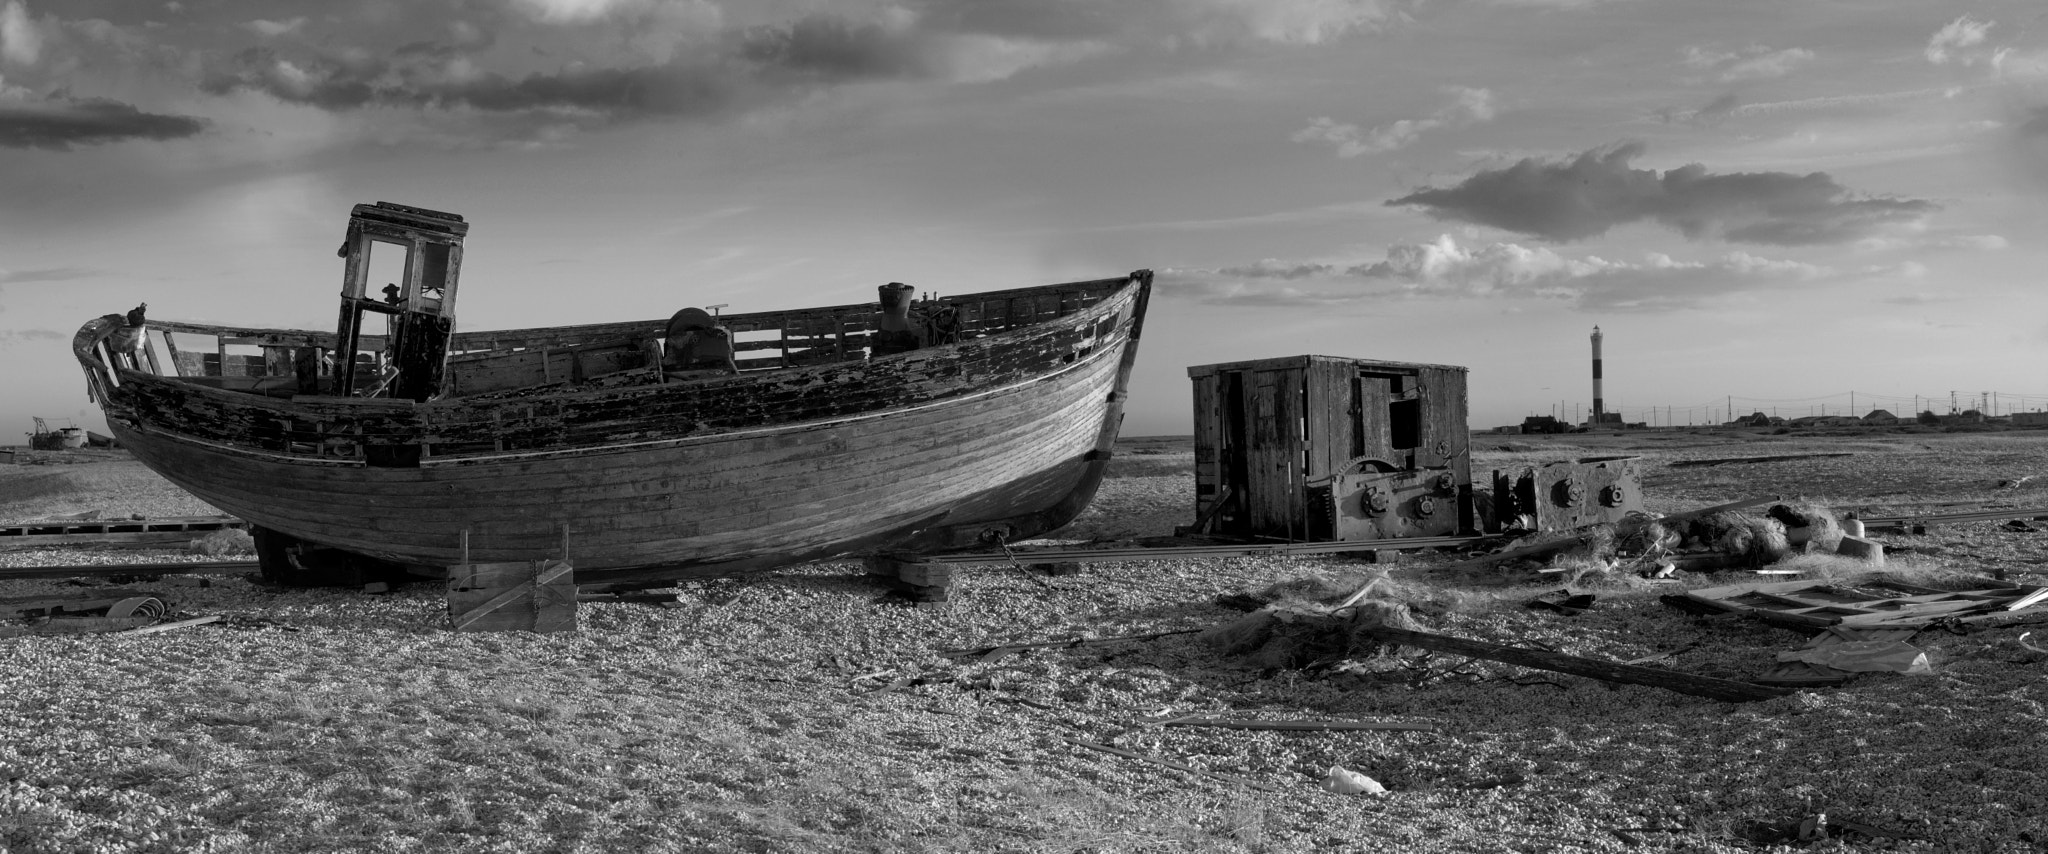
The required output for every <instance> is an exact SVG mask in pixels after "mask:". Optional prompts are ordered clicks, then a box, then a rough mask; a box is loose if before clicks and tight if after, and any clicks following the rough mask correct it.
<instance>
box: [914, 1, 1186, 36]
mask: <svg viewBox="0 0 2048 854" xmlns="http://www.w3.org/2000/svg"><path fill="white" fill-rule="evenodd" d="M1145 5H1147V4H1145V3H1143V2H1138V0H1126V1H1125V2H1118V3H1098V2H1090V0H926V2H922V3H918V4H916V8H917V9H918V17H919V19H920V20H922V21H924V22H926V24H927V25H928V26H931V27H933V28H934V29H944V30H951V31H955V32H964V33H979V34H982V35H991V36H1004V37H1009V38H1027V39H1040V40H1044V41H1080V40H1085V39H1094V38H1101V37H1104V36H1110V35H1115V34H1118V33H1122V32H1124V31H1126V30H1129V29H1130V28H1131V26H1132V23H1133V21H1132V20H1131V17H1132V16H1133V15H1134V14H1137V13H1138V12H1139V11H1141V9H1142V8H1143V7H1144V6H1145ZM1153 5H1157V4H1153Z"/></svg>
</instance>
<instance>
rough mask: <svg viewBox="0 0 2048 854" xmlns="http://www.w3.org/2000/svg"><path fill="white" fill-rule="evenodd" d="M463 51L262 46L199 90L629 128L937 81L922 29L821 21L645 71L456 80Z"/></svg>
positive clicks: (217, 71)
mask: <svg viewBox="0 0 2048 854" xmlns="http://www.w3.org/2000/svg"><path fill="white" fill-rule="evenodd" d="M465 53H466V50H464V49H459V48H457V47H455V46H449V45H443V44H435V43H418V44H413V45H408V46H407V47H406V49H405V50H403V51H400V52H398V53H396V54H394V55H393V56H392V57H391V58H389V59H384V58H377V57H368V56H365V55H362V54H359V53H336V52H327V53H319V54H314V55H310V56H306V55H289V56H288V55H284V54H281V53H279V52H277V51H274V50H271V49H269V48H255V49H251V50H245V51H242V52H241V53H238V54H235V55H234V56H233V57H232V58H231V59H229V60H228V61H227V62H224V63H216V65H215V67H213V68H211V69H209V72H208V73H207V75H206V77H205V80H204V82H203V84H202V85H203V87H204V88H205V89H206V90H207V91H209V92H212V93H214V94H226V93H229V92H233V91H236V90H253V91H259V92H264V93H267V94H269V95H271V96H272V97H275V98H278V99H279V100H282V101H287V102H291V103H296V104H305V105H308V106H314V107H320V108H322V109H327V110H337V111H339V110H349V109H356V108H362V107H371V106H411V107H453V106H461V107H470V108H474V109H478V110H484V111H488V112H518V111H526V110H549V109H552V110H580V111H587V112H593V113H598V114H601V115H604V116H606V117H609V118H613V119H623V118H630V117H633V116H636V115H663V116H690V115H706V114H711V113H715V112H719V111H721V110H723V109H726V108H729V107H744V106H749V105H751V104H753V103H757V102H766V101H772V100H774V99H776V98H779V97H785V96H788V95H791V94H797V93H801V92H803V91H806V90H808V89H811V88H815V87H819V86H830V85H834V84H838V83H848V82H857V81H864V80H878V79H891V78H918V77H925V76H929V75H930V74H931V73H933V72H932V68H931V66H932V62H931V56H932V50H931V49H930V47H929V46H928V45H927V44H926V43H925V42H924V41H923V39H922V37H920V36H919V35H918V34H916V33H915V32H899V31H894V30H889V29H886V28H883V27H880V26H877V25H872V24H857V23H852V22H848V21H844V20H841V19H838V18H833V17H825V16H813V17H809V18H804V19H801V20H797V21H794V22H790V23H787V24H778V25H773V26H761V27H752V28H748V29H744V30H738V31H734V32H732V33H729V34H728V35H727V37H726V40H725V41H724V42H723V43H721V44H719V45H717V46H715V47H713V48H710V49H707V50H702V51H692V52H687V53H681V54H678V55H677V57H676V58H675V59H673V60H671V61H668V62H665V63H659V64H649V65H641V66H629V67H587V66H571V67H567V68H564V69H563V70H560V71H555V72H548V73H536V74H529V75H526V76H524V77H510V76H506V75H502V74H475V73H473V72H469V73H457V72H456V71H455V67H454V63H455V61H457V60H459V59H461V58H462V57H463V56H464V55H465Z"/></svg>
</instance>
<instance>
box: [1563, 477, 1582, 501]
mask: <svg viewBox="0 0 2048 854" xmlns="http://www.w3.org/2000/svg"><path fill="white" fill-rule="evenodd" d="M1558 492H1559V494H1561V495H1562V496H1563V497H1564V499H1563V500H1564V506H1566V507H1577V506H1579V505H1581V504H1584V503H1586V485H1585V484H1583V483H1580V482H1579V479H1578V478H1568V479H1566V480H1565V481H1564V482H1563V483H1560V484H1558Z"/></svg>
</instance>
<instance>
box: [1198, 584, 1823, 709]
mask: <svg viewBox="0 0 2048 854" xmlns="http://www.w3.org/2000/svg"><path fill="white" fill-rule="evenodd" d="M1282 627H1287V629H1286V631H1287V632H1288V634H1285V635H1283V634H1280V632H1281V630H1282ZM1303 636H1305V638H1306V639H1304V637H1303ZM1204 637H1205V639H1206V640H1208V641H1209V643H1210V644H1211V645H1212V646H1215V647H1216V648H1218V649H1220V650H1222V651H1223V652H1226V653H1237V654H1252V655H1255V656H1259V657H1263V658H1264V659H1266V660H1267V661H1269V662H1273V663H1275V665H1276V666H1279V664H1280V662H1282V661H1285V662H1288V663H1291V664H1292V666H1297V667H1299V666H1304V665H1303V664H1301V663H1300V662H1302V660H1303V659H1304V658H1306V657H1311V656H1313V657H1316V658H1317V660H1318V661H1321V662H1327V661H1330V660H1332V658H1333V657H1334V658H1336V659H1342V658H1349V657H1351V656H1353V655H1355V654H1357V653H1358V652H1359V651H1360V649H1361V644H1360V643H1359V641H1360V639H1370V640H1372V641H1378V642H1379V643H1380V644H1384V645H1392V646H1405V647H1413V648H1416V649H1426V650H1430V651H1433V652H1444V653H1450V654H1453V655H1462V656H1467V657H1470V658H1478V659H1484V660H1487V661H1497V662H1501V663H1503V664H1513V665H1517V666H1521V667H1532V668H1535V669H1538V670H1548V671H1552V672H1556V673H1568V674H1571V675H1574V676H1586V677H1590V678H1593V679H1599V680H1602V681H1605V682H1621V683H1627V684H1633V685H1648V686H1651V687H1655V688H1663V689H1665V690H1667V691H1676V692H1678V693H1681V694H1690V695H1693V696H1696V697H1707V698H1710V699H1715V700H1722V701H1725V702H1732V703H1741V702H1750V701H1753V700H1768V699H1771V698H1773V697H1782V696H1784V695H1786V694H1790V693H1792V690H1791V689H1788V688H1776V687H1770V686H1765V685H1756V684H1753V683H1749V682H1736V681H1732V680H1728V679H1716V678H1713V677H1709V676H1694V675H1692V674H1688V673H1680V672H1678V671H1675V670H1665V669H1662V668H1656V667H1644V666H1641V665H1633V664H1623V663H1621V662H1617V661H1603V660H1600V659H1595V658H1584V657H1581V656H1576V655H1567V654H1565V653H1561V652H1551V651H1549V650H1542V649H1527V648H1523V647H1517V646H1509V645H1507V644H1499V643H1490V642H1487V641H1475V640H1467V639H1464V638H1458V637H1451V636H1449V635H1440V634H1436V633H1434V632H1428V631H1423V630H1422V629H1421V628H1420V627H1419V626H1418V625H1417V624H1416V623H1415V620H1414V618H1413V617H1412V616H1410V615H1409V614H1408V609H1407V607H1406V606H1405V605H1401V604H1399V603H1392V602H1385V601H1380V600H1367V601H1365V602H1363V603H1360V605H1359V606H1357V607H1356V608H1353V609H1349V610H1343V611H1335V612H1319V613H1308V612H1302V611H1297V610H1284V609H1279V608H1272V607H1268V608H1263V609H1260V610H1259V611H1257V612H1254V613H1252V614H1250V615H1247V616H1245V617H1242V618H1240V619H1238V620H1236V621H1235V622H1232V623H1230V624H1228V625H1224V626H1219V627H1217V628H1214V629H1211V630H1209V631H1208V632H1206V633H1205V635H1204ZM1367 646H1369V645H1367ZM1276 649H1277V650H1279V651H1280V652H1282V653H1285V655H1284V656H1282V655H1278V654H1275V653H1274V650H1276ZM1313 663H1314V662H1310V664H1311V665H1312V664H1313Z"/></svg>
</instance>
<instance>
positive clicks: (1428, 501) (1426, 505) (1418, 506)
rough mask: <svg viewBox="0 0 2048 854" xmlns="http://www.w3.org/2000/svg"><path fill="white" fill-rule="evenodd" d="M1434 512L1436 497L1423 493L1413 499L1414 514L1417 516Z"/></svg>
mask: <svg viewBox="0 0 2048 854" xmlns="http://www.w3.org/2000/svg"><path fill="white" fill-rule="evenodd" d="M1435 512H1436V499H1435V498H1431V497H1430V496H1427V495H1425V496H1422V497H1421V498H1417V499H1415V514H1416V515H1418V516H1427V515H1429V514H1431V513H1435Z"/></svg>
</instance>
